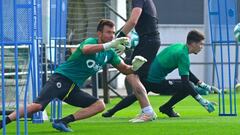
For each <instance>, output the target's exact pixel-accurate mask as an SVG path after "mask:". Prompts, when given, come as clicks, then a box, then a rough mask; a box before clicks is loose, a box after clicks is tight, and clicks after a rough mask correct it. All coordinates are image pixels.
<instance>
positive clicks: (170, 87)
mask: <svg viewBox="0 0 240 135" xmlns="http://www.w3.org/2000/svg"><path fill="white" fill-rule="evenodd" d="M141 82H142V84H143V85H144V87H145V88H146V90H147V92H150V91H151V92H154V93H158V94H160V95H173V94H175V93H177V92H178V91H182V85H183V84H182V82H181V80H180V79H172V80H162V81H161V82H160V83H152V82H148V81H146V80H145V79H141Z"/></svg>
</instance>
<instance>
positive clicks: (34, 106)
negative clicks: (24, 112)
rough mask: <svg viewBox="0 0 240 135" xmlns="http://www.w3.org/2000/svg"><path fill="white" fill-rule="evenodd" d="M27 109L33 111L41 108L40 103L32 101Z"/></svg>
mask: <svg viewBox="0 0 240 135" xmlns="http://www.w3.org/2000/svg"><path fill="white" fill-rule="evenodd" d="M28 109H29V112H31V113H35V112H38V111H41V110H42V105H41V104H37V103H32V104H31V105H30V107H29V108H28Z"/></svg>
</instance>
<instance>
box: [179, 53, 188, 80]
mask: <svg viewBox="0 0 240 135" xmlns="http://www.w3.org/2000/svg"><path fill="white" fill-rule="evenodd" d="M189 70H190V60H189V56H188V54H180V55H179V59H178V72H179V75H180V76H183V75H189Z"/></svg>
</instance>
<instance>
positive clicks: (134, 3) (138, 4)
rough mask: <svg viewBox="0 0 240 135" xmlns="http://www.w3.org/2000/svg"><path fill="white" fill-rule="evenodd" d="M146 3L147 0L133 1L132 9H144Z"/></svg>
mask: <svg viewBox="0 0 240 135" xmlns="http://www.w3.org/2000/svg"><path fill="white" fill-rule="evenodd" d="M144 1H145V0H133V1H132V8H135V7H139V8H143V5H144Z"/></svg>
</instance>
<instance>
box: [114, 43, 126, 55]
mask: <svg viewBox="0 0 240 135" xmlns="http://www.w3.org/2000/svg"><path fill="white" fill-rule="evenodd" d="M125 49H126V47H125V46H123V45H120V46H118V48H115V49H114V51H115V52H116V53H117V54H118V55H119V56H120V55H122V54H123V53H124V51H125Z"/></svg>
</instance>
